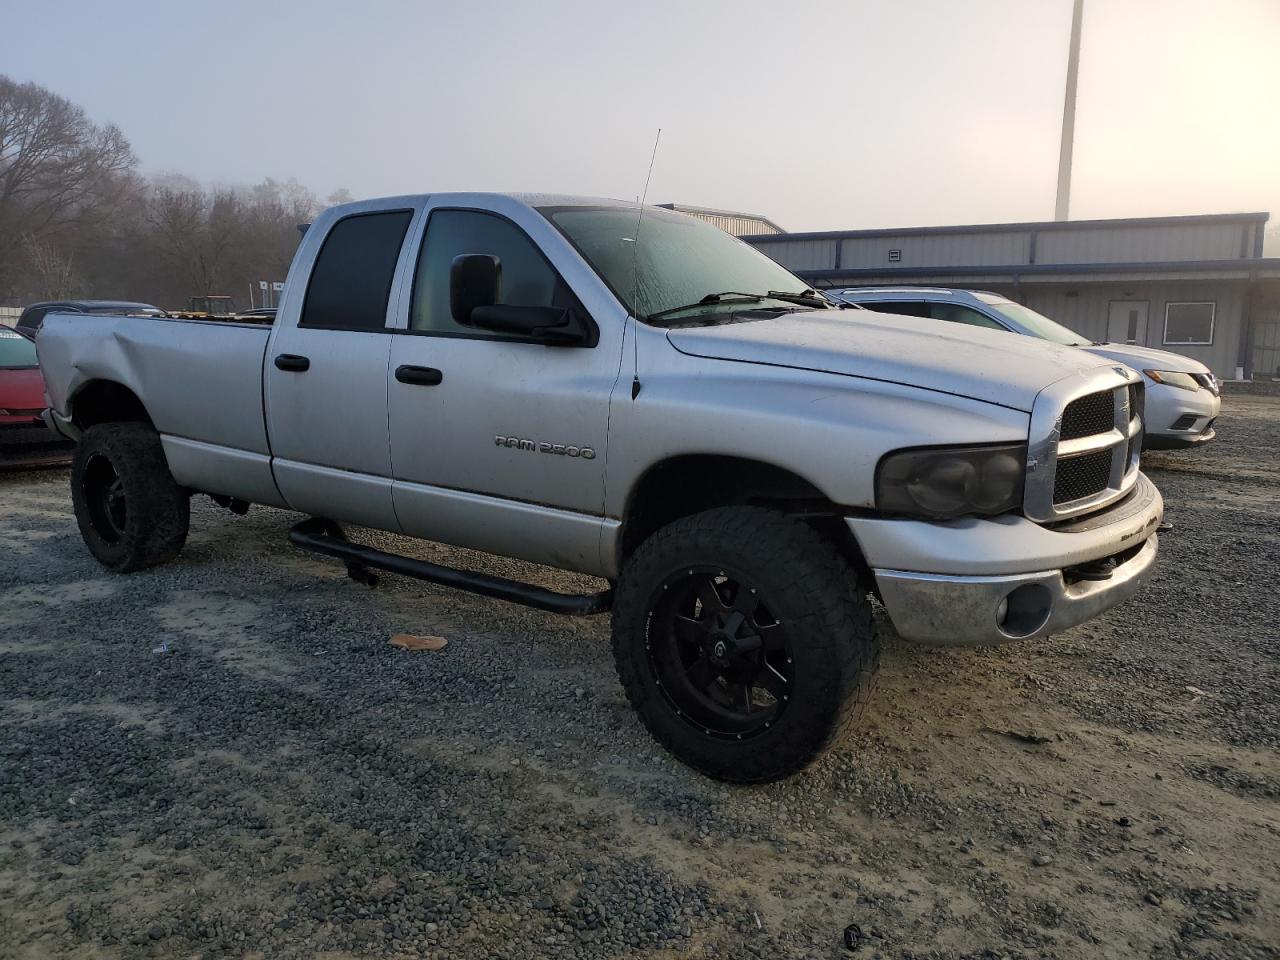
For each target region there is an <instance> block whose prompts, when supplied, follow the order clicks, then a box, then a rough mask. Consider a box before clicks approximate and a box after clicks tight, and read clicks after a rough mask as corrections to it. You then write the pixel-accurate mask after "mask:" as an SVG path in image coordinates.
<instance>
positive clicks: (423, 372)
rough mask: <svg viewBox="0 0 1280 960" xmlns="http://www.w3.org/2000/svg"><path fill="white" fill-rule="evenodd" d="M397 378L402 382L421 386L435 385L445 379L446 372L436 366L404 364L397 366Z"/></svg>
mask: <svg viewBox="0 0 1280 960" xmlns="http://www.w3.org/2000/svg"><path fill="white" fill-rule="evenodd" d="M396 379H397V380H399V381H400V382H401V383H411V384H414V385H416V386H419V387H434V386H436V385H437V384H439V383H440V381H442V380H443V379H444V374H443V373H441V372H440V371H439V370H437V369H436V368H435V367H415V366H411V365H410V364H402V365H401V366H398V367H396Z"/></svg>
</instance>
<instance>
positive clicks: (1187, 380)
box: [1142, 370, 1200, 390]
mask: <svg viewBox="0 0 1280 960" xmlns="http://www.w3.org/2000/svg"><path fill="white" fill-rule="evenodd" d="M1142 372H1143V373H1145V374H1146V375H1147V376H1148V377H1150V378H1151V380H1153V381H1154V382H1155V383H1162V384H1164V385H1165V386H1166V387H1177V388H1178V389H1179V390H1199V389H1200V384H1199V383H1198V382H1197V381H1196V378H1195V377H1193V376H1192V375H1191V374H1189V373H1177V372H1175V371H1173V370H1143V371H1142Z"/></svg>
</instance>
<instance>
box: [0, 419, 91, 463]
mask: <svg viewBox="0 0 1280 960" xmlns="http://www.w3.org/2000/svg"><path fill="white" fill-rule="evenodd" d="M74 446H75V444H74V443H71V442H70V441H69V440H66V439H65V438H63V437H61V436H59V435H58V434H56V433H54V432H53V431H52V430H50V429H49V428H48V427H47V426H45V424H43V423H41V422H40V421H39V420H23V421H17V422H14V421H8V422H2V423H0V470H2V469H5V468H8V467H41V466H51V465H54V464H64V463H70V462H71V451H72V448H73V447H74Z"/></svg>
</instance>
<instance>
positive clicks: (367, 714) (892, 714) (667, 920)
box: [0, 396, 1280, 960]
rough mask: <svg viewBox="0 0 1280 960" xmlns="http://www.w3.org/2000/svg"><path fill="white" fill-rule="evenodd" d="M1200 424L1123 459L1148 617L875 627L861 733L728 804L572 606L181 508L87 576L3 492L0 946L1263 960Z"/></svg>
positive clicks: (1227, 464) (1249, 674)
mask: <svg viewBox="0 0 1280 960" xmlns="http://www.w3.org/2000/svg"><path fill="white" fill-rule="evenodd" d="M1220 433H1221V439H1220V440H1219V441H1218V442H1217V443H1215V444H1213V445H1212V446H1210V447H1209V448H1207V449H1204V450H1199V451H1191V452H1182V453H1171V454H1153V455H1151V456H1149V458H1148V460H1147V469H1148V471H1149V472H1150V474H1151V475H1152V477H1153V478H1154V479H1155V480H1156V482H1157V484H1158V485H1159V486H1160V487H1161V489H1162V490H1163V492H1164V494H1165V497H1166V500H1167V501H1168V503H1169V516H1170V518H1171V519H1173V520H1174V521H1175V523H1176V524H1177V529H1176V531H1175V532H1174V533H1173V534H1171V535H1169V536H1168V537H1166V538H1164V543H1163V544H1162V559H1161V560H1160V579H1159V581H1158V582H1156V583H1155V584H1154V585H1153V586H1152V587H1151V588H1150V589H1148V590H1147V591H1146V592H1145V594H1144V595H1142V596H1141V597H1139V598H1138V599H1136V600H1134V601H1132V602H1130V603H1129V604H1127V605H1126V606H1124V607H1122V608H1120V609H1117V610H1114V611H1112V612H1110V613H1109V614H1108V615H1106V616H1105V617H1103V618H1101V619H1100V620H1098V621H1096V622H1095V623H1092V624H1089V625H1086V626H1084V627H1082V628H1078V629H1075V630H1072V631H1069V632H1068V633H1065V634H1062V635H1060V636H1058V637H1054V638H1053V639H1051V640H1045V641H1040V642H1035V643H1030V644H1016V645H1012V646H1007V647H1003V648H1000V649H996V650H959V651H923V650H917V649H913V648H911V647H909V646H907V645H905V644H902V643H900V642H899V641H897V640H896V639H895V638H894V637H893V636H892V633H891V629H890V628H888V627H887V625H886V626H885V632H886V633H887V634H888V636H887V637H886V644H887V649H886V655H885V658H884V664H883V674H882V680H881V684H880V688H879V690H878V692H877V695H876V699H875V701H874V703H873V704H872V706H871V708H870V709H869V710H868V712H867V715H866V717H865V719H864V721H863V723H862V725H861V727H860V729H859V731H858V732H857V733H856V734H855V736H854V737H853V738H851V739H850V740H849V741H848V742H846V743H845V744H844V745H843V746H842V747H841V748H840V749H838V750H837V751H836V752H835V753H834V754H833V755H831V756H830V757H828V758H827V759H826V760H824V761H823V762H821V763H820V764H818V765H817V766H816V767H815V768H814V769H812V770H810V771H808V772H806V773H805V774H803V775H801V776H798V777H796V778H794V779H792V780H790V781H788V782H786V783H782V784H775V785H772V786H768V787H764V788H759V787H753V788H730V787H726V786H723V785H720V784H717V783H713V782H711V781H708V780H705V779H703V778H701V777H699V776H697V775H695V774H693V773H691V772H690V771H689V770H687V769H685V768H684V767H682V766H680V765H679V764H677V763H675V762H674V761H672V760H670V759H669V758H668V757H667V756H666V755H665V754H664V753H663V752H662V751H661V750H660V749H658V748H657V747H656V746H655V744H654V743H653V742H652V741H651V740H650V739H649V738H648V737H647V736H646V734H645V733H644V731H643V730H642V729H641V727H640V726H639V724H638V722H637V721H636V719H635V718H634V716H633V715H632V714H631V712H630V711H629V709H628V708H627V706H626V704H625V702H624V699H623V696H622V693H621V690H620V689H619V687H618V685H617V682H616V680H615V677H614V673H613V667H612V663H611V660H610V655H609V650H608V642H607V638H608V630H607V623H606V621H605V619H604V618H593V619H590V620H570V619H561V618H557V617H554V616H551V615H544V614H540V613H537V612H533V611H529V610H525V609H522V608H518V607H514V606H510V605H506V604H502V603H499V602H496V601H489V600H485V599H482V598H478V597H473V596H470V595H466V594H461V593H454V592H450V591H447V590H443V589H437V588H434V587H431V586H428V585H423V584H419V583H416V582H413V581H409V580H403V579H399V578H396V577H391V576H386V577H384V579H383V583H382V585H381V586H380V587H379V588H377V589H376V590H369V589H367V588H365V587H361V586H358V585H357V584H355V583H353V582H351V581H350V580H348V579H347V578H346V577H345V576H344V574H343V571H342V568H341V566H340V565H339V564H337V563H333V562H328V561H324V560H319V559H316V558H313V557H311V556H309V555H307V554H303V553H300V552H298V551H296V550H294V549H293V548H291V547H289V546H288V545H287V544H286V540H285V534H286V531H287V529H288V527H289V526H290V524H291V523H292V522H294V520H295V519H296V518H295V517H292V516H290V515H288V514H285V513H282V512H278V511H273V510H267V509H254V510H253V511H252V512H251V513H250V514H249V515H248V516H247V517H243V518H240V517H234V516H232V515H231V514H229V513H227V512H225V511H221V510H219V509H218V508H216V507H214V506H213V505H212V504H211V503H209V501H208V500H206V499H205V498H197V500H196V501H195V502H194V509H193V526H192V534H191V537H190V539H189V541H188V544H187V548H186V550H185V551H184V553H183V554H182V556H181V557H180V558H179V560H178V561H177V562H175V563H173V564H171V565H169V566H167V567H163V568H160V569H156V570H152V571H148V572H146V573H142V574H136V575H133V576H128V577H120V576H114V575H111V574H108V573H106V572H104V571H103V570H102V569H101V568H100V567H98V566H97V564H96V563H94V562H93V561H92V560H91V559H90V558H89V556H88V554H87V553H86V552H85V550H84V548H83V546H82V544H81V542H80V538H79V534H78V533H77V531H76V527H75V523H74V520H73V519H72V515H71V508H70V503H69V500H68V494H67V490H66V482H67V477H66V474H65V472H63V471H52V472H39V473H26V474H11V475H6V476H3V477H0V698H2V700H0V730H2V731H3V736H2V737H0V957H5V958H10V957H13V958H37V957H39V958H43V957H72V958H81V957H99V956H102V957H121V958H132V957H191V956H199V957H262V958H271V960H274V958H285V957H334V958H336V957H347V956H361V957H364V956H378V957H417V956H438V957H476V958H480V957H486V958H487V957H506V958H532V957H557V958H566V957H668V958H671V957H704V956H706V957H710V956H715V957H720V956H724V957H769V958H774V957H843V956H862V957H877V956H881V957H886V958H887V957H915V958H925V957H929V958H960V957H965V958H978V957H982V958H994V957H1008V958H1013V957H1018V958H1033V957H1034V958H1040V957H1057V958H1086V957H1087V958H1095V957H1155V958H1182V957H1206V958H1208V957H1222V958H1225V957H1255V958H1275V957H1277V956H1280V947H1278V945H1280V869H1278V868H1277V864H1280V761H1278V759H1277V756H1278V754H1277V746H1278V740H1280V722H1278V721H1280V696H1278V693H1280V666H1278V661H1277V654H1280V603H1278V601H1277V593H1276V589H1277V588H1276V584H1275V578H1276V571H1277V570H1278V569H1280V538H1278V537H1277V535H1276V530H1275V527H1276V521H1277V518H1278V517H1280V509H1278V506H1280V463H1278V462H1277V454H1276V450H1277V447H1280V398H1266V397H1247V396H1239V397H1229V398H1228V400H1227V403H1226V406H1225V409H1224V413H1223V416H1222V419H1221V428H1220ZM379 539H381V540H384V541H392V542H393V543H394V546H395V548H396V549H399V550H402V551H406V552H412V553H415V554H417V555H419V556H425V557H430V558H435V559H440V558H446V559H449V560H452V561H453V562H463V563H471V564H474V565H477V566H480V567H483V568H485V569H491V570H496V571H499V572H503V573H506V574H508V575H512V574H515V575H524V576H528V577H531V578H536V579H538V580H539V581H540V582H543V583H546V584H548V585H552V586H558V587H560V588H562V589H563V588H566V587H569V586H570V585H571V582H572V581H573V579H574V578H572V577H568V576H566V575H564V574H558V573H554V572H551V571H546V570H540V569H532V570H530V569H528V568H524V567H522V565H519V564H515V563H511V562H508V561H501V560H494V559H493V558H484V557H477V556H463V557H462V558H461V559H459V552H458V551H454V550H450V549H448V548H444V547H438V546H434V545H429V544H421V543H413V542H408V541H397V540H395V538H387V537H385V536H384V537H379ZM399 631H408V632H413V633H431V634H438V635H441V636H444V637H447V638H448V640H449V645H448V646H447V647H446V648H445V649H444V650H443V651H440V652H425V651H422V652H406V651H402V650H399V649H396V648H394V647H391V646H389V645H388V643H387V640H388V638H389V636H390V635H391V634H393V633H396V632H399ZM849 924H857V926H858V928H859V929H860V931H861V938H860V940H859V941H858V943H857V945H856V946H855V948H854V950H853V951H852V952H850V951H849V950H847V949H846V947H845V946H844V945H843V942H842V932H843V931H844V930H845V928H846V927H847V926H848V925H849Z"/></svg>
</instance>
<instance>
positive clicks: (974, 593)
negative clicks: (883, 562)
mask: <svg viewBox="0 0 1280 960" xmlns="http://www.w3.org/2000/svg"><path fill="white" fill-rule="evenodd" d="M1158 543H1159V537H1157V536H1155V535H1154V534H1153V535H1152V536H1151V537H1149V538H1148V539H1147V542H1146V543H1144V544H1143V545H1142V549H1141V550H1139V551H1138V553H1137V554H1136V555H1134V556H1133V557H1132V558H1130V559H1129V560H1128V561H1127V562H1125V563H1122V564H1121V565H1120V566H1118V567H1117V568H1116V569H1115V571H1114V572H1113V573H1112V574H1111V576H1110V577H1108V578H1107V579H1106V580H1079V581H1076V582H1075V583H1067V581H1066V580H1065V579H1064V578H1063V575H1062V571H1061V570H1046V571H1044V572H1041V573H1024V574H1018V575H1014V576H1005V577H955V576H945V575H941V574H928V573H910V572H908V571H905V570H877V571H875V575H876V582H877V583H878V584H879V585H880V596H881V599H882V600H883V601H884V605H885V608H886V609H887V610H888V611H889V617H890V619H891V620H892V621H893V625H894V628H895V629H896V630H897V631H898V633H899V634H900V635H901V636H903V637H905V638H907V639H909V640H915V641H919V642H921V643H928V644H935V645H950V646H987V645H991V644H997V643H1005V642H1007V641H1010V640H1031V639H1034V638H1036V637H1043V636H1046V635H1048V634H1051V633H1057V632H1058V631H1060V630H1066V629H1068V628H1069V627H1074V626H1076V625H1077V624H1081V623H1084V622H1085V621H1086V620H1090V619H1092V618H1093V617H1096V616H1097V615H1098V614H1100V613H1102V612H1103V611H1104V610H1109V609H1110V608H1111V607H1114V606H1115V605H1116V604H1117V603H1120V602H1122V601H1124V600H1127V599H1129V598H1130V597H1132V596H1133V595H1134V594H1135V593H1137V592H1138V591H1139V590H1140V589H1141V588H1142V585H1143V584H1144V583H1146V582H1147V580H1148V579H1150V576H1151V572H1152V570H1153V568H1154V566H1155V560H1156V550H1157V547H1158ZM1002 604H1003V605H1004V606H1005V610H1004V617H1003V618H1002V617H1001V612H1002V611H1001V606H1002Z"/></svg>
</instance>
